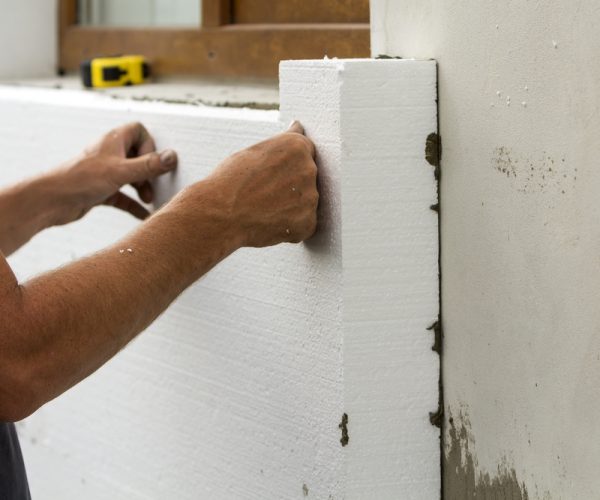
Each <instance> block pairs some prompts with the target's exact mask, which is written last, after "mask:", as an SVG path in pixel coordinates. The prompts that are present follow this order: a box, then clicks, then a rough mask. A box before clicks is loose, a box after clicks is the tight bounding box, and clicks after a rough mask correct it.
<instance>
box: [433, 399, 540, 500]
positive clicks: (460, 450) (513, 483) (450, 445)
mask: <svg viewBox="0 0 600 500" xmlns="http://www.w3.org/2000/svg"><path fill="white" fill-rule="evenodd" d="M448 428H449V432H448V434H447V436H446V452H445V454H444V477H443V483H444V500H466V499H473V500H529V495H528V493H527V489H526V488H525V484H523V483H519V480H518V478H517V473H516V472H515V469H514V468H511V467H510V466H509V465H508V464H507V462H506V460H503V461H502V462H501V463H500V464H499V465H498V467H497V471H496V472H497V474H495V475H493V476H492V475H490V474H489V473H487V472H486V473H483V474H482V473H481V472H479V471H477V470H476V469H477V465H478V464H477V458H476V457H475V455H474V450H473V449H472V448H473V444H474V442H475V440H474V439H473V436H472V434H471V423H470V421H469V417H468V415H467V414H466V413H465V412H464V410H461V411H460V413H459V414H458V417H452V415H451V416H450V418H449V419H448Z"/></svg>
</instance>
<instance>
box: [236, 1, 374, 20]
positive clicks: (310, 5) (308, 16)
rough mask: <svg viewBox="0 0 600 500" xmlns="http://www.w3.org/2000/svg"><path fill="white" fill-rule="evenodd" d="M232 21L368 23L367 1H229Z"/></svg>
mask: <svg viewBox="0 0 600 500" xmlns="http://www.w3.org/2000/svg"><path fill="white" fill-rule="evenodd" d="M232 5H233V9H232V22H233V23H236V24H237V23H243V24H256V23H368V22H369V0H336V1H335V2H332V1H325V2H324V1H323V0H285V1H278V2H274V1H273V0H233V1H232Z"/></svg>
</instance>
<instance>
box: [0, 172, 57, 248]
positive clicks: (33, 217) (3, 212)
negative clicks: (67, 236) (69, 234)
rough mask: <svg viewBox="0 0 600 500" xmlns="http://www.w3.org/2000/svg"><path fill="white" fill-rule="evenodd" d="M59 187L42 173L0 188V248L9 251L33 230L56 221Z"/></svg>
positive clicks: (29, 236) (29, 237)
mask: <svg viewBox="0 0 600 500" xmlns="http://www.w3.org/2000/svg"><path fill="white" fill-rule="evenodd" d="M62 190H63V188H62V187H61V185H60V182H58V179H56V178H55V177H54V176H51V175H44V176H40V177H37V178H35V179H31V180H27V181H25V182H22V183H20V184H17V185H16V186H13V187H10V188H8V189H4V190H0V251H2V252H3V253H4V255H10V254H11V253H13V252H14V251H15V250H17V249H18V248H20V247H21V246H23V245H24V244H25V243H27V242H28V241H29V240H30V239H31V238H32V237H33V236H34V235H35V234H37V233H38V232H40V231H42V230H43V229H46V228H47V227H50V226H52V225H54V224H56V223H58V218H59V216H58V213H59V211H60V210H62V209H63V205H64V204H65V198H66V197H65V196H64V194H63V193H62Z"/></svg>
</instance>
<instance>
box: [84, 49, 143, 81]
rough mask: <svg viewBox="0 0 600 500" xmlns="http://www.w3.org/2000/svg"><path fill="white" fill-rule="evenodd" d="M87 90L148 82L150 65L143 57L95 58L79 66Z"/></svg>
mask: <svg viewBox="0 0 600 500" xmlns="http://www.w3.org/2000/svg"><path fill="white" fill-rule="evenodd" d="M81 77H82V78H83V84H84V85H85V86H86V87H88V88H106V87H123V86H127V85H139V84H140V83H146V82H148V80H149V78H150V65H149V64H148V61H147V60H146V58H145V57H144V56H119V57H96V58H94V59H90V60H89V61H85V62H83V63H82V64H81Z"/></svg>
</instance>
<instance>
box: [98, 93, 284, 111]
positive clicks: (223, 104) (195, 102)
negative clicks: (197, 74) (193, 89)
mask: <svg viewBox="0 0 600 500" xmlns="http://www.w3.org/2000/svg"><path fill="white" fill-rule="evenodd" d="M110 97H111V98H112V99H117V100H131V101H141V102H163V103H166V104H185V105H188V106H190V105H191V106H212V107H216V108H248V109H261V110H265V111H271V110H278V109H279V104H276V103H262V102H232V101H205V100H203V99H165V98H158V97H150V96H141V97H140V96H117V95H110Z"/></svg>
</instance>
